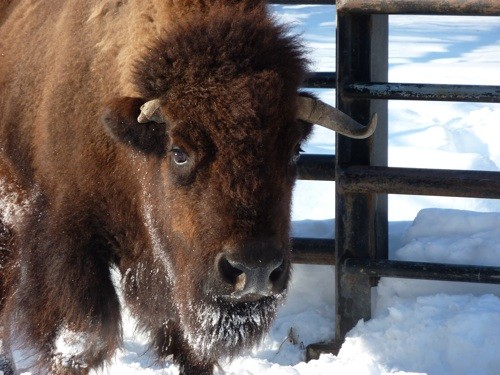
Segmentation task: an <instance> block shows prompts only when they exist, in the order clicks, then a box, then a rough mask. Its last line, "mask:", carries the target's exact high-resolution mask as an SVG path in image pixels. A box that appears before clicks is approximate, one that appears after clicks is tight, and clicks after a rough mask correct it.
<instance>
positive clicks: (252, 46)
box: [135, 4, 307, 99]
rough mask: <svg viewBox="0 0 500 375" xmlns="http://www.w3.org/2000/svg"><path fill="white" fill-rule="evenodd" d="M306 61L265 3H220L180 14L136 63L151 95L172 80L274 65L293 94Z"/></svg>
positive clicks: (191, 81) (200, 80) (224, 76)
mask: <svg viewBox="0 0 500 375" xmlns="http://www.w3.org/2000/svg"><path fill="white" fill-rule="evenodd" d="M306 64H307V61H306V59H305V58H304V51H303V47H302V46H301V45H300V44H299V43H298V41H297V40H296V38H295V37H293V36H290V34H289V30H288V29H287V28H286V27H285V26H283V25H278V24H277V23H276V22H275V20H274V19H273V18H272V17H271V16H270V15H269V14H268V11H267V9H266V7H265V6H263V5H261V6H256V7H255V8H253V9H248V6H245V5H244V4H241V5H230V6H229V5H228V6H217V7H213V8H211V9H209V10H208V11H207V12H195V13H193V14H190V15H189V16H186V17H185V18H183V19H182V20H178V21H177V22H176V24H175V26H173V27H171V28H170V29H169V30H168V31H167V30H166V31H165V34H164V36H163V38H162V39H160V40H158V41H155V42H153V45H152V46H149V48H148V49H147V52H146V53H145V55H143V57H142V59H141V60H139V61H138V62H137V64H136V70H135V84H136V86H137V88H138V90H139V92H140V94H141V95H142V96H143V97H144V98H146V99H151V98H158V97H162V96H164V95H165V94H166V93H167V92H168V90H169V89H171V88H172V86H177V87H179V86H180V87H186V88H189V87H191V86H193V85H197V86H199V85H204V84H210V82H218V83H224V82H230V81H231V80H232V79H235V78H239V77H242V76H249V75H253V74H256V73H262V72H266V71H272V72H276V73H277V74H278V76H279V78H280V80H281V81H282V87H281V88H280V90H283V91H282V92H283V93H284V94H285V95H286V96H288V95H289V94H292V93H293V92H294V91H295V90H297V87H298V86H299V85H300V84H301V83H302V80H303V78H304V76H305V70H306V69H305V66H306ZM287 94H288V95H287Z"/></svg>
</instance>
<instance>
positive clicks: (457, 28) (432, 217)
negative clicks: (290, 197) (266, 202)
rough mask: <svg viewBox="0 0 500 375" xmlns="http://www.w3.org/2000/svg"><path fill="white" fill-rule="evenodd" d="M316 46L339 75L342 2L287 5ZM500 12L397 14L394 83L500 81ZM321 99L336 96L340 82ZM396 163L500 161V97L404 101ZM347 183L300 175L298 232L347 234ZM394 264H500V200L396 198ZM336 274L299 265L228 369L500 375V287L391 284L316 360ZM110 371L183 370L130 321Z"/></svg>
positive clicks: (323, 145)
mask: <svg viewBox="0 0 500 375" xmlns="http://www.w3.org/2000/svg"><path fill="white" fill-rule="evenodd" d="M273 9H274V10H275V11H276V13H277V17H278V18H279V19H281V20H283V21H287V22H293V23H294V27H295V29H296V30H297V31H299V32H302V33H303V37H304V38H305V40H306V41H307V43H308V46H309V47H310V49H311V58H312V60H313V66H314V68H315V69H319V70H322V71H328V70H334V69H335V41H334V37H335V26H336V22H335V20H334V16H333V14H334V13H333V12H334V8H333V7H331V6H274V7H273ZM499 42H500V18H493V17H476V18H474V17H441V16H391V17H390V71H389V77H390V81H393V82H427V83H462V84H485V85H490V84H491V85H500V74H499V67H500V43H499ZM318 94H319V95H320V96H321V97H322V98H323V99H324V100H328V101H330V102H331V103H334V92H333V91H332V90H329V91H326V90H321V91H318ZM389 110H390V116H389V130H390V136H389V145H390V153H389V163H390V165H391V166H402V167H421V168H447V169H475V170H490V171H498V170H499V169H500V142H499V139H500V137H499V134H500V128H499V125H500V105H499V104H484V103H451V102H434V103H433V102H413V101H392V102H390V104H389ZM304 148H305V150H306V152H312V153H334V151H335V144H334V137H333V133H331V132H329V131H327V130H324V129H316V131H315V134H314V135H313V136H312V137H311V140H310V142H309V143H308V144H307V145H305V147H304ZM334 188H335V186H334V183H329V182H310V181H299V182H298V183H297V186H296V189H295V196H294V206H293V234H294V235H295V236H304V237H321V238H333V228H334V211H335V202H334ZM389 202H390V207H389V217H390V258H391V259H397V260H413V261H431V262H446V263H457V264H480V265H493V266H497V267H498V266H500V202H499V201H496V200H487V199H459V198H439V197H426V196H423V197H410V196H391V197H390V200H389ZM333 280H334V270H333V268H332V267H327V266H313V265H301V266H298V265H297V266H295V268H294V272H293V279H292V283H291V287H290V292H289V295H288V298H287V300H286V302H285V304H284V305H283V306H282V307H281V309H280V310H279V313H278V317H277V318H276V320H275V322H274V324H273V325H272V327H271V329H270V332H269V334H268V335H267V336H266V337H265V338H264V340H263V342H262V343H261V344H260V345H259V346H258V347H257V348H255V349H254V350H253V351H252V352H250V353H246V354H243V355H241V356H240V357H238V358H236V359H235V360H234V361H233V362H231V363H225V362H222V363H221V367H222V368H223V370H222V369H219V370H217V373H218V374H224V373H225V374H248V375H250V374H269V375H275V374H290V375H298V374H301V375H302V374H304V375H306V374H314V375H317V374H362V375H363V374H366V375H377V374H440V375H446V374H469V375H472V374H474V375H479V374H481V375H486V374H489V375H494V374H498V373H500V286H499V285H485V284H468V283H452V282H436V281H426V280H421V281H417V280H405V279H388V278H383V279H382V280H381V281H380V283H379V285H378V287H377V288H374V289H373V292H372V294H373V301H374V303H373V307H372V319H371V320H369V321H365V322H364V321H360V322H358V324H357V325H356V327H354V328H353V329H352V330H351V331H350V332H349V334H348V336H347V338H346V341H345V343H344V344H343V346H342V348H341V350H340V352H339V353H338V355H337V356H334V355H331V354H330V355H322V356H321V357H320V359H319V360H314V361H310V362H309V363H306V362H305V361H304V356H305V352H304V347H305V346H306V345H308V344H310V343H315V342H318V341H324V340H329V339H333V335H334V325H335V322H334V285H333ZM102 372H103V373H106V374H120V375H128V374H177V373H178V369H177V366H175V365H173V364H171V363H167V364H166V365H164V366H159V365H157V364H155V362H154V358H153V357H152V356H151V355H150V353H148V351H147V341H146V337H144V336H142V335H141V334H140V333H139V332H137V331H136V330H135V328H134V324H133V321H132V319H131V318H130V316H129V315H127V314H126V316H125V318H124V348H123V350H121V351H119V352H118V353H117V355H116V358H115V359H114V361H113V362H112V363H111V364H110V365H109V366H108V367H107V368H105V369H104V370H103V371H102Z"/></svg>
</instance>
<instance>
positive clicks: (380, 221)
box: [272, 0, 500, 359]
mask: <svg viewBox="0 0 500 375" xmlns="http://www.w3.org/2000/svg"><path fill="white" fill-rule="evenodd" d="M272 2H273V3H275V4H326V5H333V4H335V1H333V0H330V1H326V0H315V1H306V0H296V1H294V0H288V1H272ZM336 11H337V72H336V73H333V72H332V73H317V74H313V75H312V76H311V78H310V79H309V80H308V82H307V84H306V87H313V88H336V94H337V108H339V109H340V110H342V111H343V112H345V113H347V114H348V115H350V116H351V117H353V118H354V119H355V120H357V121H359V122H360V123H367V122H368V120H369V119H370V117H371V115H372V114H373V113H375V112H376V113H378V119H379V120H378V128H377V131H376V132H375V134H374V136H372V137H371V138H370V139H367V140H354V139H349V138H347V137H344V136H341V135H337V136H336V153H337V154H336V156H325V155H321V156H320V155H304V156H303V157H302V158H301V160H300V161H299V176H300V178H302V179H310V180H330V181H333V180H334V181H335V182H336V193H335V194H336V196H335V201H336V212H335V218H336V220H335V223H336V224H335V240H319V239H303V238H300V239H299V238H296V239H294V240H293V261H294V262H295V263H308V264H330V265H333V264H334V265H335V271H336V272H335V281H334V280H332V285H333V283H334V282H335V286H336V288H335V291H336V292H335V293H336V295H335V311H336V327H335V340H334V341H333V342H330V343H319V344H313V345H310V346H309V347H308V348H307V358H308V359H311V358H317V357H318V356H319V354H320V353H323V352H331V353H336V352H338V350H339V349H340V346H341V345H342V342H343V341H344V337H345V335H346V333H347V332H348V331H349V330H350V329H351V328H353V327H354V325H355V324H356V323H357V322H358V321H359V320H360V319H365V320H367V319H370V316H371V288H372V287H373V286H375V285H376V284H377V281H378V278H379V277H381V276H384V277H403V278H415V279H428V280H448V281H464V282H465V281H466V282H480V283H496V284H500V267H482V266H464V265H449V264H439V263H420V262H403V261H393V260H389V259H388V219H387V194H409V195H436V196H453V197H475V198H495V199H500V173H499V172H482V171H457V170H433V169H416V168H390V167H388V166H387V154H388V146H387V139H388V131H387V100H389V99H390V100H429V101H459V102H495V103H500V86H473V85H437V84H403V83H388V82H387V81H388V78H387V73H388V15H389V14H427V15H431V14H433V15H473V16H481V15H490V16H500V2H499V1H498V0H467V1H465V0H427V1H423V0H399V1H396V0H338V1H337V8H336ZM333 16H334V15H333V14H332V17H333Z"/></svg>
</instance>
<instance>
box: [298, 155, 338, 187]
mask: <svg viewBox="0 0 500 375" xmlns="http://www.w3.org/2000/svg"><path fill="white" fill-rule="evenodd" d="M297 168H298V174H299V179H300V180H318V181H334V180H335V155H316V154H313V155H311V154H304V155H301V156H300V159H299V161H298V163H297Z"/></svg>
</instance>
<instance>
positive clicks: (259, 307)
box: [0, 0, 311, 374]
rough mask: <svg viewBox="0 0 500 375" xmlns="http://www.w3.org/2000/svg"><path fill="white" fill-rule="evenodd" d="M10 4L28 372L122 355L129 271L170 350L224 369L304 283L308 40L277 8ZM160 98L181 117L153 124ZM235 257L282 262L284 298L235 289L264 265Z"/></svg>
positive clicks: (3, 38) (12, 285)
mask: <svg viewBox="0 0 500 375" xmlns="http://www.w3.org/2000/svg"><path fill="white" fill-rule="evenodd" d="M4 1H5V0H4ZM2 4H7V5H5V6H4V5H2V8H1V10H2V11H3V12H5V14H8V16H5V19H2V18H1V16H0V51H1V52H2V53H1V54H0V147H1V155H0V157H1V158H2V160H5V162H4V163H5V165H6V166H8V168H7V169H6V168H0V173H1V175H2V176H3V179H4V180H5V179H7V180H10V181H13V180H15V184H10V185H9V186H17V187H18V188H17V189H18V192H19V194H21V195H22V196H23V197H24V198H25V200H24V201H27V202H29V203H27V206H26V205H25V206H26V207H25V208H24V210H23V214H22V215H20V216H19V220H16V221H15V222H14V224H12V228H10V227H9V228H8V227H6V226H5V225H7V224H6V223H4V226H3V227H2V228H8V229H5V230H4V229H2V228H0V231H4V234H5V236H4V238H5V240H4V242H5V241H7V240H8V238H9V237H8V236H9V235H10V234H12V233H13V235H14V238H15V242H13V246H11V247H9V249H8V250H6V251H4V250H1V249H0V251H1V257H0V258H1V259H0V261H1V262H2V269H1V280H2V281H3V282H4V285H3V288H4V291H5V293H6V295H5V301H4V307H3V310H2V321H3V326H4V336H3V340H4V346H5V347H6V348H7V351H8V353H7V355H9V356H11V361H12V362H14V363H13V365H15V366H16V367H17V371H18V372H20V371H22V370H31V371H34V372H35V373H54V374H86V373H88V371H89V370H91V369H93V368H96V367H99V366H101V365H103V363H105V362H106V361H108V360H109V359H110V358H111V357H112V355H113V353H114V351H115V350H116V348H118V347H119V346H120V345H121V323H120V322H121V318H120V302H119V300H118V296H117V292H116V290H115V285H114V284H113V282H112V278H111V272H110V267H115V268H116V269H117V270H118V271H119V273H120V274H121V277H122V286H123V289H124V298H125V303H126V304H127V306H128V307H129V308H130V309H131V311H132V313H133V314H134V316H135V317H136V318H137V320H138V323H139V325H140V326H141V327H142V328H143V329H144V330H145V331H147V332H148V333H149V334H150V336H151V348H152V349H153V350H154V351H155V352H156V355H157V357H158V359H159V360H162V359H166V358H167V356H169V355H173V356H174V360H175V361H176V362H177V363H178V364H179V365H180V369H181V373H182V374H210V373H212V370H213V366H214V364H215V363H216V362H217V360H218V359H219V358H221V357H232V356H235V355H237V354H238V353H240V352H241V350H243V349H245V348H249V347H251V346H253V345H254V344H255V343H256V342H258V341H259V340H260V338H261V337H262V335H263V334H264V333H265V332H266V330H267V328H268V326H269V324H270V322H271V320H272V318H273V316H274V311H275V309H276V307H277V305H278V304H279V302H280V301H281V300H282V298H283V296H284V293H285V290H286V286H287V283H288V278H289V272H290V248H289V220H290V201H291V191H292V186H293V183H294V179H295V165H294V163H293V161H292V160H293V157H294V154H295V153H296V150H297V149H298V145H299V144H300V142H301V141H302V140H303V139H304V138H305V137H306V136H307V134H308V133H309V131H310V129H311V125H310V124H306V123H303V122H300V121H297V120H296V119H295V111H296V101H297V96H298V94H297V88H298V87H299V85H300V83H301V81H302V79H303V77H304V74H305V60H304V58H303V55H302V50H301V47H300V45H299V44H298V43H297V42H296V40H295V39H294V38H293V37H290V36H288V33H287V30H286V29H285V28H284V27H282V26H278V25H276V23H275V21H274V20H273V19H272V18H271V17H270V16H269V14H268V13H267V10H266V8H265V5H264V4H263V2H262V1H254V0H240V1H237V0H228V1H222V0H205V1H203V0H184V1H181V0H178V1H176V0H163V1H160V0H147V1H145V0H141V1H139V0H128V1H127V0H108V1H105V0H93V1H88V0H80V1H76V0H75V1H72V2H67V1H64V0H51V1H47V2H40V1H38V2H32V1H29V0H19V1H18V0H13V1H12V3H11V4H10V5H9V2H6V3H5V2H4V3H2ZM151 99H160V100H161V103H162V106H161V111H162V114H163V116H164V117H165V118H166V123H163V124H157V123H146V124H139V123H138V122H137V116H138V114H139V108H140V106H141V105H142V104H143V103H144V102H146V101H147V100H151ZM178 158H180V159H178ZM176 160H177V161H179V160H180V161H184V160H185V162H184V163H176ZM0 167H2V164H0ZM11 172H12V173H11ZM14 175H15V177H9V176H14ZM9 225H10V224H9ZM9 241H10V240H9ZM0 245H2V244H0ZM234 264H237V265H239V264H243V265H245V266H248V267H249V270H250V271H248V275H250V273H251V272H254V271H252V270H260V269H261V268H260V267H262V265H263V264H264V265H266V267H268V269H269V270H272V272H271V273H270V274H269V280H267V283H268V284H269V287H270V288H271V289H270V290H269V293H268V294H265V295H259V297H258V298H257V297H256V295H255V293H249V294H248V295H244V296H243V297H241V298H240V297H238V298H236V297H234V298H233V297H232V296H233V292H235V290H236V291H238V290H239V289H238V288H240V287H241V285H243V284H244V282H245V277H243V276H248V275H247V274H245V273H244V272H243V273H242V272H240V270H239V269H238V268H235V267H234V266H232V265H234ZM238 267H239V266H238ZM259 272H260V271H259ZM262 272H264V271H262ZM269 272H270V271H269ZM242 275H243V276H242ZM248 277H249V276H248ZM247 281H248V280H247ZM75 335H76V336H75ZM67 337H79V338H80V339H79V340H81V342H78V345H77V346H78V350H77V351H76V352H74V353H64V352H61V351H60V348H58V346H57V343H58V342H59V341H60V340H62V339H65V338H67Z"/></svg>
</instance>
